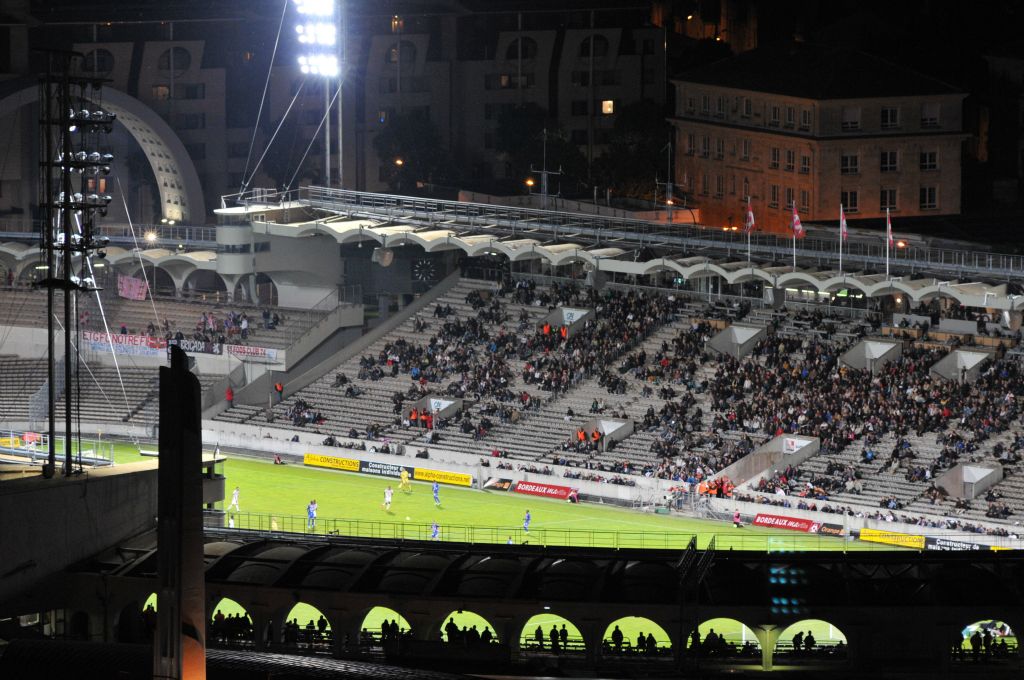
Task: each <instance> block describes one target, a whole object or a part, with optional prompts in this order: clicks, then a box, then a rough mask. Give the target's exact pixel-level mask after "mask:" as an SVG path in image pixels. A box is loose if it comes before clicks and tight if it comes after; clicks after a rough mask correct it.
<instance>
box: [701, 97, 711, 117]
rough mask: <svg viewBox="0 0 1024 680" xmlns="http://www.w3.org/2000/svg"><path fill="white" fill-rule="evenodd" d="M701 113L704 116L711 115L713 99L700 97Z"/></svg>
mask: <svg viewBox="0 0 1024 680" xmlns="http://www.w3.org/2000/svg"><path fill="white" fill-rule="evenodd" d="M700 112H701V113H703V114H704V115H707V114H709V113H711V97H710V96H709V95H706V94H702V95H701V96H700Z"/></svg>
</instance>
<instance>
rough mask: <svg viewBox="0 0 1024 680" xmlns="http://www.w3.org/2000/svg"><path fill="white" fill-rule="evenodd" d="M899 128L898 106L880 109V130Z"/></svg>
mask: <svg viewBox="0 0 1024 680" xmlns="http://www.w3.org/2000/svg"><path fill="white" fill-rule="evenodd" d="M899 126H900V109H899V107H898V106H883V107H882V129H883V130H895V129H896V128H898V127H899Z"/></svg>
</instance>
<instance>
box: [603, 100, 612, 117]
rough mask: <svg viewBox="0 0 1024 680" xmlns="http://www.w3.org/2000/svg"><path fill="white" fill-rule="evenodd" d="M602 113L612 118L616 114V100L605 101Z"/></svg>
mask: <svg viewBox="0 0 1024 680" xmlns="http://www.w3.org/2000/svg"><path fill="white" fill-rule="evenodd" d="M601 113H603V114H604V115H606V116H610V115H612V114H613V113H615V100H614V99H605V100H603V101H602V102H601Z"/></svg>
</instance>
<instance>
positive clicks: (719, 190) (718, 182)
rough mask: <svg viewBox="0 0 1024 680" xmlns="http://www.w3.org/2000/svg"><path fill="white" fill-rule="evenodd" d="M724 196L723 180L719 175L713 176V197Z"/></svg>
mask: <svg viewBox="0 0 1024 680" xmlns="http://www.w3.org/2000/svg"><path fill="white" fill-rule="evenodd" d="M724 194H725V178H724V177H722V176H721V175H716V176H715V197H717V198H721V197H722V196H723V195H724Z"/></svg>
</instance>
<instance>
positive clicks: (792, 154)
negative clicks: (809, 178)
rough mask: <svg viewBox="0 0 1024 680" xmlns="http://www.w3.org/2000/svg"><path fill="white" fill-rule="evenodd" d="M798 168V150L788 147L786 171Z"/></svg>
mask: <svg viewBox="0 0 1024 680" xmlns="http://www.w3.org/2000/svg"><path fill="white" fill-rule="evenodd" d="M795 169H796V151H793V150H792V149H786V172H793V170H795Z"/></svg>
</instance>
